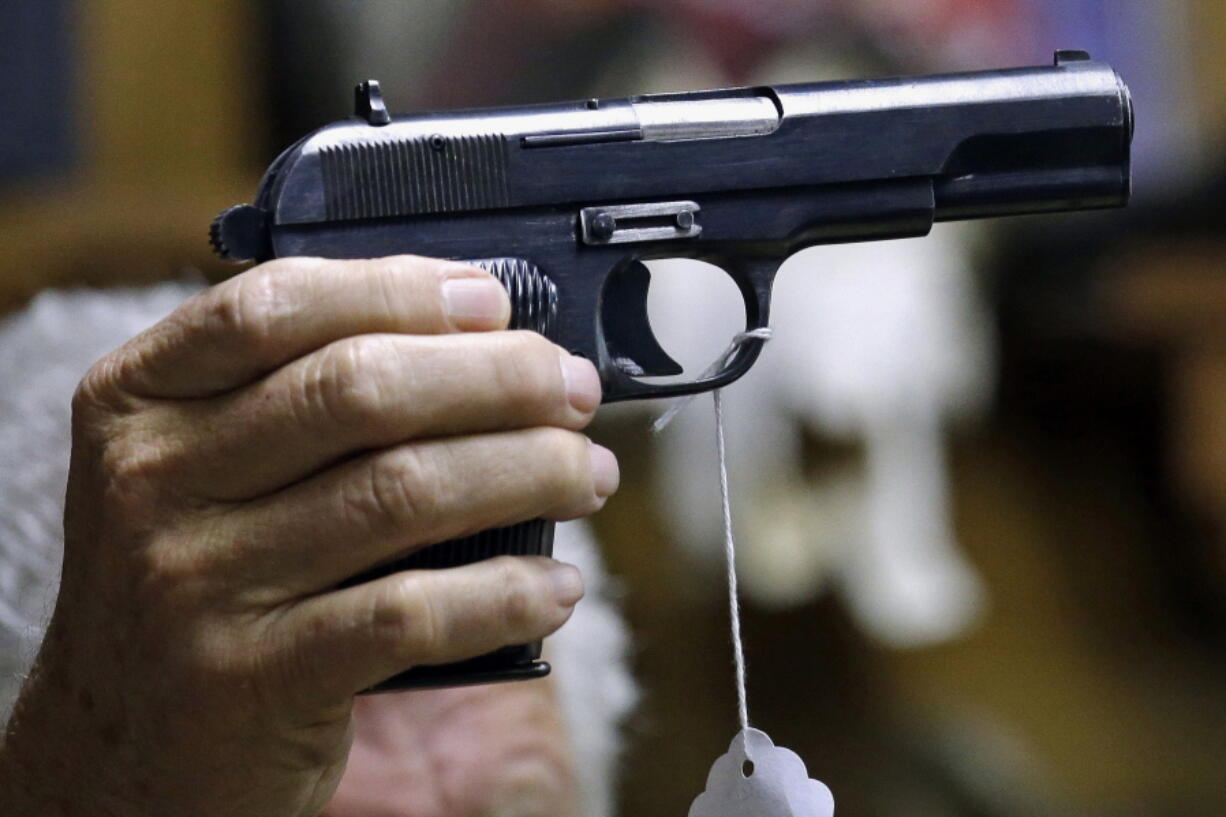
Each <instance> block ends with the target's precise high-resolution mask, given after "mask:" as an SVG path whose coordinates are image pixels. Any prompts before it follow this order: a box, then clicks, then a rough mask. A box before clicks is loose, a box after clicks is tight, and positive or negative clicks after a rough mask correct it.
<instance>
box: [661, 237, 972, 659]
mask: <svg viewBox="0 0 1226 817" xmlns="http://www.w3.org/2000/svg"><path fill="white" fill-rule="evenodd" d="M964 229H965V228H951V227H948V226H942V227H938V228H937V229H935V230H934V231H933V234H932V235H930V236H928V237H926V238H923V239H907V240H902V241H891V242H878V243H869V244H847V245H841V246H836V247H825V248H818V249H814V250H808V251H805V252H803V253H800V254H798V255H797V256H796V257H794V258H793V259H791V260H790V261H788V262H787V264H786V265H785V267H784V269H783V270H781V272H780V276H779V279H778V283H777V287H776V291H775V298H774V305H773V315H772V319H771V325H772V326H773V327H774V328H775V337H774V339H773V340H772V341H771V342H770V343H769V344H768V345H767V347H766V349H765V351H764V352H763V355H762V358H761V359H760V361H759V363H758V365H757V366H756V367H755V368H754V370H753V371H752V372H751V373H750V374H749V375H747V376H746V377H745V378H744V379H743V380H742V381H740V382H738V383H737V384H735V385H733V386H732V387H730V388H729V389H728V390H727V391H726V394H725V399H726V401H727V403H726V405H727V408H726V411H725V415H726V418H727V419H726V421H727V423H728V445H729V467H730V469H731V472H732V481H733V496H734V502H735V501H736V498H737V497H741V498H743V501H742V502H740V503H738V504H739V505H741V506H745V505H751V506H752V507H751V508H748V509H746V510H745V511H744V512H742V513H740V514H739V516H737V514H736V513H734V518H738V519H739V520H740V521H739V522H738V531H737V536H738V542H739V543H740V552H741V559H740V567H741V571H742V578H743V581H744V585H745V590H746V592H747V594H748V595H750V596H751V597H753V598H754V599H756V600H757V601H759V602H762V603H766V604H774V605H785V604H794V603H799V602H802V601H805V600H807V599H809V598H812V597H813V596H814V595H816V593H817V592H818V591H819V590H820V589H821V586H822V584H823V583H824V582H825V581H826V579H827V578H828V577H836V578H837V579H838V581H839V587H840V589H841V591H842V593H843V594H844V595H845V596H846V598H847V600H848V602H849V604H850V606H851V609H852V612H853V613H854V614H855V616H856V619H857V620H858V621H859V622H860V624H861V625H862V626H864V628H865V629H866V630H867V631H868V632H869V633H870V634H872V635H873V636H874V637H876V638H878V639H880V640H882V641H884V642H886V643H889V644H893V645H898V646H919V645H923V644H927V643H932V642H936V641H941V640H945V639H948V638H952V637H955V636H957V635H958V634H960V633H962V632H964V631H965V630H966V629H967V628H968V627H969V626H970V625H971V624H972V623H973V622H974V621H975V619H976V617H977V616H978V615H979V613H980V612H981V610H982V608H983V603H984V593H983V589H982V586H981V583H980V581H979V579H978V577H977V575H976V573H975V572H974V570H973V568H972V567H971V566H970V565H969V564H968V563H967V562H966V560H965V559H964V558H963V557H962V556H961V554H960V553H959V551H958V549H957V547H956V544H955V541H954V537H953V533H952V531H951V530H950V525H949V508H948V496H947V494H948V491H947V483H948V474H947V472H946V465H945V461H944V453H943V452H944V440H943V426H944V424H945V421H946V420H947V419H953V418H964V417H967V416H973V415H974V414H975V413H976V412H977V411H978V410H979V408H980V407H981V406H982V404H983V403H984V401H985V399H986V397H987V395H988V392H989V389H990V371H991V363H992V357H993V356H992V351H991V341H990V334H989V332H988V330H987V328H986V321H985V320H984V316H983V314H982V310H981V308H980V306H979V304H978V303H977V301H976V299H975V296H974V291H973V287H972V282H971V278H970V271H969V269H968V263H967V242H966V240H965V238H964V233H963V230H964ZM652 269H653V279H652V309H651V314H652V325H653V326H654V327H656V328H657V334H658V335H659V337H660V340H661V343H662V344H663V346H664V348H665V349H669V350H670V351H671V350H672V349H673V348H676V347H683V348H687V349H695V348H697V349H706V350H718V349H721V348H723V345H724V344H726V342H727V339H728V337H727V335H728V324H727V320H723V321H720V320H711V319H710V316H711V315H713V314H715V315H722V314H724V313H726V312H727V310H728V309H729V306H728V304H726V303H718V304H711V303H707V301H708V300H710V299H711V298H712V295H711V293H712V292H713V288H712V287H711V286H710V285H709V283H708V282H707V281H708V279H707V278H706V277H705V276H706V274H707V271H705V270H700V269H696V268H693V267H690V266H689V265H688V262H685V261H673V262H668V264H667V265H661V264H658V263H657V264H654V265H652ZM708 354H710V352H709V351H708ZM711 422H712V421H711V412H710V411H709V410H705V409H704V407H703V406H701V404H700V405H695V406H693V407H692V408H690V409H689V410H688V411H686V412H685V413H684V414H682V415H681V416H679V417H678V418H677V420H676V422H675V423H674V425H673V426H672V427H670V428H669V429H668V430H667V431H666V432H665V433H664V434H662V435H661V437H662V445H663V456H662V457H661V469H662V471H661V475H662V483H663V484H664V485H665V486H667V492H668V496H669V498H670V502H671V503H672V507H671V509H670V513H668V514H667V515H666V517H667V518H668V519H669V520H670V521H671V522H672V524H673V534H674V536H675V537H676V538H677V540H678V541H679V542H680V543H681V544H682V545H683V546H685V547H687V548H689V549H691V550H693V551H696V552H700V553H703V554H708V553H709V554H710V555H711V557H712V559H714V558H716V557H717V555H718V548H717V545H718V543H719V541H720V534H719V519H720V512H719V506H718V504H717V496H716V491H715V485H714V477H713V475H714V474H715V472H716V471H715V468H716V466H715V463H714V453H713V443H712V430H711ZM804 426H808V427H809V428H811V429H812V430H814V431H816V432H817V433H819V434H821V435H823V436H826V437H833V438H836V439H840V440H848V441H861V442H863V444H864V448H865V452H866V456H865V460H864V466H863V469H862V470H857V469H848V470H847V471H845V472H844V474H843V475H842V476H841V478H839V479H837V480H834V481H827V482H824V483H813V482H807V481H806V480H805V478H804V476H803V474H802V472H801V465H802V463H801V461H800V451H801V441H802V434H803V428H804ZM798 486H800V487H798ZM763 498H764V499H763ZM753 500H757V501H753Z"/></svg>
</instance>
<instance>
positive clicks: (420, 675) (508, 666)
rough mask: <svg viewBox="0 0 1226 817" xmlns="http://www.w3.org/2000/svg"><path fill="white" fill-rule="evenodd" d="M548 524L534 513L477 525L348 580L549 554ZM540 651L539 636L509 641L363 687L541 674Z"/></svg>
mask: <svg viewBox="0 0 1226 817" xmlns="http://www.w3.org/2000/svg"><path fill="white" fill-rule="evenodd" d="M553 530H554V523H553V522H548V521H546V520H544V519H533V520H531V521H529V522H520V523H519V524H517V525H510V526H508V527H505V528H494V529H492V530H486V531H481V532H480V533H477V534H474V535H472V536H466V537H464V538H463V539H452V540H450V541H447V542H440V543H439V544H437V545H431V546H430V547H428V548H424V549H422V550H419V551H418V552H416V553H414V554H413V555H411V556H407V557H405V558H404V559H400V560H398V561H395V562H392V563H390V564H386V565H382V566H380V567H378V568H376V569H375V570H373V571H370V572H368V573H364V574H362V575H361V576H359V577H357V578H355V579H353V580H352V582H353V583H355V584H357V583H361V582H364V581H369V580H371V579H374V578H378V577H379V576H386V575H387V574H389V573H396V572H399V571H401V570H430V569H439V568H448V567H459V566H460V565H465V564H469V563H471V562H477V561H480V560H482V559H489V558H491V557H493V556H552V555H553ZM540 657H541V642H540V641H536V642H533V643H531V644H513V645H510V646H507V647H502V648H501V649H497V650H494V651H493V652H489V653H486V654H485V655H479V656H477V657H476V658H469V659H467V660H464V661H456V662H454V663H450V664H437V665H421V666H416V667H413V668H411V669H409V670H406V671H405V672H402V673H399V674H398V675H393V676H392V677H391V678H388V679H387V680H386V681H384V682H382V683H380V684H376V685H375V686H373V687H371V688H370V689H367V690H364V691H365V692H391V691H394V690H398V689H421V688H425V687H447V686H465V685H468V684H490V683H494V682H497V681H520V680H527V679H529V678H541V677H544V676H545V675H548V674H549V664H547V663H545V662H544V661H540V660H538V659H539V658H540Z"/></svg>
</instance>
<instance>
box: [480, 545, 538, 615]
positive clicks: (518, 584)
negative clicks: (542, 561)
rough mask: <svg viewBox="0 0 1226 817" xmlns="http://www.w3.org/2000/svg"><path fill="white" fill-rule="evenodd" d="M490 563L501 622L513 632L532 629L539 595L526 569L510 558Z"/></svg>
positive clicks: (498, 558) (535, 584)
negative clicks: (495, 583) (498, 601)
mask: <svg viewBox="0 0 1226 817" xmlns="http://www.w3.org/2000/svg"><path fill="white" fill-rule="evenodd" d="M491 562H492V564H491V567H493V568H494V569H495V570H496V571H497V577H498V586H499V588H500V592H501V598H500V602H501V605H500V606H501V614H502V620H503V622H504V623H505V624H506V626H507V627H508V629H510V630H512V631H514V632H521V631H523V630H525V629H528V628H530V627H532V625H533V624H535V623H536V620H537V611H538V610H539V608H540V604H539V598H540V594H539V588H538V587H537V583H536V582H535V581H533V578H532V576H531V575H530V574H529V573H528V568H527V567H526V566H525V565H523V564H520V563H518V562H517V561H516V560H515V559H514V558H512V557H510V556H499V557H497V558H495V559H493V560H491Z"/></svg>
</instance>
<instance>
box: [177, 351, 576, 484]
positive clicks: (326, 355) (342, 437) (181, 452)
mask: <svg viewBox="0 0 1226 817" xmlns="http://www.w3.org/2000/svg"><path fill="white" fill-rule="evenodd" d="M599 403H600V379H599V376H598V375H597V374H596V370H595V367H593V366H592V364H591V363H589V362H588V361H586V360H584V359H582V358H578V357H573V356H571V355H568V354H566V353H565V352H563V351H562V350H561V349H560V348H559V347H557V346H554V345H553V344H552V343H550V342H549V341H547V340H545V339H544V338H543V337H541V336H540V335H537V334H534V333H531V332H494V333H481V334H463V335H445V336H420V335H361V336H357V337H352V338H346V339H345V340H341V341H337V342H335V343H333V344H330V345H329V346H327V347H324V348H323V349H321V350H319V351H317V352H314V353H312V354H310V355H307V356H306V357H303V358H301V359H299V360H296V361H294V362H293V363H291V364H289V365H287V366H285V367H283V368H281V369H280V370H278V371H276V372H274V373H273V374H272V375H270V376H268V377H267V378H265V379H264V380H262V381H260V382H258V383H256V384H253V385H252V386H249V387H247V388H245V389H241V390H239V391H238V392H234V393H231V394H228V395H225V396H222V397H216V398H211V399H206V400H198V401H191V402H181V403H174V404H163V407H162V409H161V410H160V411H159V412H158V413H157V419H155V420H154V422H155V423H158V424H159V425H160V426H161V428H159V429H158V436H159V438H160V439H163V440H166V441H167V444H166V445H165V446H164V454H163V456H164V457H166V458H167V459H166V460H164V462H167V464H170V463H173V462H174V461H176V460H177V461H178V462H179V463H181V466H182V467H181V468H180V470H181V471H182V472H183V473H185V474H186V475H187V479H186V480H181V481H180V482H179V484H180V485H181V486H182V488H183V489H184V490H186V491H188V492H190V493H191V494H192V495H193V496H196V497H200V498H204V499H208V500H214V501H236V500H244V499H250V498H253V497H256V496H263V495H265V494H268V493H270V492H272V491H275V490H277V489H279V488H282V487H284V486H286V485H289V484H292V483H294V482H297V481H299V480H301V479H302V478H303V477H306V476H308V475H310V474H312V473H315V472H317V471H319V470H320V469H321V468H323V467H325V466H327V465H328V464H330V463H333V462H335V461H337V460H339V459H342V458H344V457H347V456H351V455H352V454H354V453H357V452H361V451H368V450H372V449H379V448H385V447H387V446H391V445H395V444H397V443H401V442H404V441H407V440H412V439H421V438H433V437H444V436H451V435H457V434H470V433H477V432H486V431H503V430H512V429H518V428H529V427H534V426H556V427H559V428H565V429H570V430H579V429H581V428H583V427H584V426H586V425H587V424H588V422H589V421H590V420H591V418H592V413H593V412H594V411H595V409H596V407H597V406H598V405H599ZM176 455H177V456H176Z"/></svg>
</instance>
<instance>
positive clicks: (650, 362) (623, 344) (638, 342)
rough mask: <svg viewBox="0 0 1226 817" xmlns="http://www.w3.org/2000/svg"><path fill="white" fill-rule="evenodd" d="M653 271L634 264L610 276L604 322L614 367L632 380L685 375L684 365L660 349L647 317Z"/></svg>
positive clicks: (601, 316) (602, 311)
mask: <svg viewBox="0 0 1226 817" xmlns="http://www.w3.org/2000/svg"><path fill="white" fill-rule="evenodd" d="M650 284H651V271H650V270H648V269H647V267H646V266H644V265H643V264H642V263H640V262H638V261H634V262H632V263H630V264H627V265H626V266H625V267H623V268H622V269H620V270H618V271H617V272H616V273H614V274H613V275H611V276H609V281H608V283H607V284H606V285H605V290H604V296H603V298H602V303H601V315H600V319H601V320H600V322H601V328H602V330H603V332H604V339H605V346H606V348H607V350H608V354H609V357H610V358H611V359H612V361H613V364H614V365H615V366H616V367H617V368H618V369H619V370H621V371H622V372H624V373H626V374H628V375H630V376H632V377H662V376H665V375H677V374H681V373H682V371H683V369H682V368H681V364H679V363H677V361H675V360H673V359H672V358H671V357H669V355H668V353H667V352H665V351H664V349H662V348H661V347H660V342H659V341H658V340H657V339H656V336H655V333H654V332H652V330H651V321H650V319H649V318H648V317H647V290H648V288H649V287H650Z"/></svg>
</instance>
